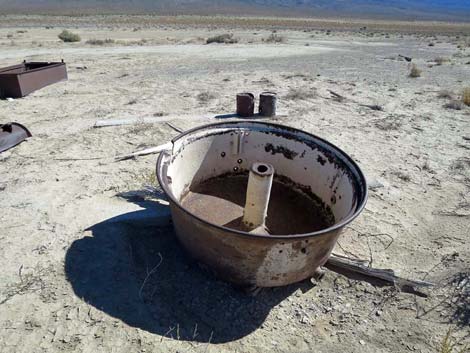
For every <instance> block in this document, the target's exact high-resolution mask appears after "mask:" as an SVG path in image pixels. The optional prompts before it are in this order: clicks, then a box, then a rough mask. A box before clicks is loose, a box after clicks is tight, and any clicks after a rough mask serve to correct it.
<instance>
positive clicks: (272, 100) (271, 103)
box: [259, 92, 277, 116]
mask: <svg viewBox="0 0 470 353" xmlns="http://www.w3.org/2000/svg"><path fill="white" fill-rule="evenodd" d="M276 103H277V95H276V93H274V92H263V93H261V94H260V96H259V115H261V116H275V115H276Z"/></svg>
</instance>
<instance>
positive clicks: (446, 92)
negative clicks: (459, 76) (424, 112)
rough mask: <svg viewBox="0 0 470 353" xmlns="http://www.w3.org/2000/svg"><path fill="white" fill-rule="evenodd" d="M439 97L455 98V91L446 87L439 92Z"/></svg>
mask: <svg viewBox="0 0 470 353" xmlns="http://www.w3.org/2000/svg"><path fill="white" fill-rule="evenodd" d="M437 97H438V98H446V99H453V98H454V93H453V92H452V91H449V90H447V89H444V90H442V91H439V93H438V94H437Z"/></svg>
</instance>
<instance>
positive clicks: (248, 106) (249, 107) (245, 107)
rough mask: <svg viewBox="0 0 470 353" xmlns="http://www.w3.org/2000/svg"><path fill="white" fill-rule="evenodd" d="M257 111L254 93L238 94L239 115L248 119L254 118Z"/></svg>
mask: <svg viewBox="0 0 470 353" xmlns="http://www.w3.org/2000/svg"><path fill="white" fill-rule="evenodd" d="M254 110H255V96H254V95H253V94H252V93H246V92H244V93H238V94H237V114H238V115H239V116H243V117H247V116H253V114H254Z"/></svg>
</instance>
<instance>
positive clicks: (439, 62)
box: [434, 56, 450, 66]
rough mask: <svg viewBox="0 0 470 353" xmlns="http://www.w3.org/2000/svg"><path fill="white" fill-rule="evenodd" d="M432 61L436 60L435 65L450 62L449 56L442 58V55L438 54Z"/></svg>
mask: <svg viewBox="0 0 470 353" xmlns="http://www.w3.org/2000/svg"><path fill="white" fill-rule="evenodd" d="M434 61H435V62H436V64H437V65H439V66H440V65H442V64H445V63H448V62H450V59H449V58H444V57H442V56H440V57H437V58H435V59H434Z"/></svg>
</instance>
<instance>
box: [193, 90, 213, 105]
mask: <svg viewBox="0 0 470 353" xmlns="http://www.w3.org/2000/svg"><path fill="white" fill-rule="evenodd" d="M196 98H197V100H198V101H199V102H200V103H207V102H209V101H211V100H213V99H215V95H214V94H212V93H210V92H201V93H199V94H198V95H197V97H196Z"/></svg>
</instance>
